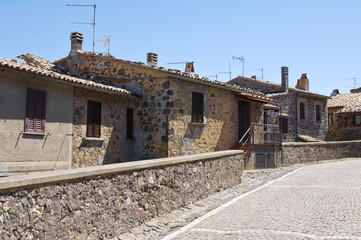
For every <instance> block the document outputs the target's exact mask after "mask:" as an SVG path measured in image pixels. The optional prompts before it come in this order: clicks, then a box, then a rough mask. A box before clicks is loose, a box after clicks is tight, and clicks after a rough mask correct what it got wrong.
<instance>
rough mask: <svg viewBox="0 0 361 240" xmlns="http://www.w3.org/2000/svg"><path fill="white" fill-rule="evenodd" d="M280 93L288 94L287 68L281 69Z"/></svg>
mask: <svg viewBox="0 0 361 240" xmlns="http://www.w3.org/2000/svg"><path fill="white" fill-rule="evenodd" d="M281 76H282V92H288V67H285V66H283V67H281Z"/></svg>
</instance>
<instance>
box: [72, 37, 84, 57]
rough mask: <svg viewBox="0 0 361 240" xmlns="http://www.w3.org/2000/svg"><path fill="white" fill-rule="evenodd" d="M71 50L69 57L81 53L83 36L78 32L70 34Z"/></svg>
mask: <svg viewBox="0 0 361 240" xmlns="http://www.w3.org/2000/svg"><path fill="white" fill-rule="evenodd" d="M70 42H71V49H70V53H69V54H70V55H73V54H76V53H80V52H82V51H83V34H82V33H80V32H72V33H71V34H70Z"/></svg>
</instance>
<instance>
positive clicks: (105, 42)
mask: <svg viewBox="0 0 361 240" xmlns="http://www.w3.org/2000/svg"><path fill="white" fill-rule="evenodd" d="M96 41H102V42H104V47H106V46H107V45H108V54H110V36H107V35H105V33H104V38H103V39H97V40H96Z"/></svg>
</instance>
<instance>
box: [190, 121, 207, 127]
mask: <svg viewBox="0 0 361 240" xmlns="http://www.w3.org/2000/svg"><path fill="white" fill-rule="evenodd" d="M191 124H192V125H195V126H205V125H206V123H204V122H202V123H201V122H191Z"/></svg>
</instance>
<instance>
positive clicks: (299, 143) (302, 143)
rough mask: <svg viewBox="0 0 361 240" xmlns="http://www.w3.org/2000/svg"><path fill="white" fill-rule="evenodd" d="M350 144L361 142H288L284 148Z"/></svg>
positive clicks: (360, 141)
mask: <svg viewBox="0 0 361 240" xmlns="http://www.w3.org/2000/svg"><path fill="white" fill-rule="evenodd" d="M349 143H361V140H354V141H329V142H287V143H282V146H283V147H288V146H307V145H314V146H321V145H340V144H349Z"/></svg>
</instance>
